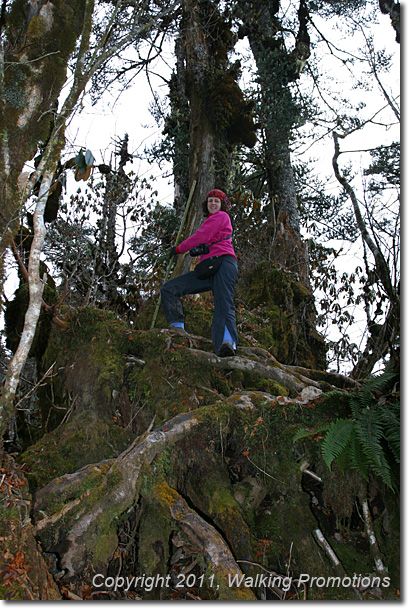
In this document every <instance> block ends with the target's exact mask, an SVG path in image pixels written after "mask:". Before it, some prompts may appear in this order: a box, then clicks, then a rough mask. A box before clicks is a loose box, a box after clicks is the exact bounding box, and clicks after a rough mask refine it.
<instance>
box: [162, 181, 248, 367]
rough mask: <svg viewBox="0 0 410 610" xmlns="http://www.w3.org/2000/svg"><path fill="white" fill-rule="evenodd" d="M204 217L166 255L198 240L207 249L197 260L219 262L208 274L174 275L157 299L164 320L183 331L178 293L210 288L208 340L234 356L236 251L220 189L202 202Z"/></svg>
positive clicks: (218, 351) (226, 203) (220, 352)
mask: <svg viewBox="0 0 410 610" xmlns="http://www.w3.org/2000/svg"><path fill="white" fill-rule="evenodd" d="M202 207H203V211H204V216H206V220H205V221H204V222H203V223H202V225H201V227H200V228H199V229H198V230H197V231H196V232H195V233H194V234H193V235H191V237H188V239H186V240H185V241H183V242H182V243H180V244H179V245H178V246H176V247H173V248H171V252H170V256H173V255H175V254H183V253H184V252H188V250H192V248H195V247H196V246H199V245H200V244H208V246H209V253H208V254H203V255H201V256H200V257H199V262H201V261H203V260H205V259H207V258H209V257H211V256H218V257H222V263H221V265H220V267H219V268H218V270H217V271H216V272H215V273H214V275H212V276H211V277H209V278H207V279H204V280H201V279H198V277H197V276H196V274H195V272H194V271H189V272H188V273H184V274H183V275H180V276H178V277H175V278H173V279H171V280H169V281H168V282H165V284H164V285H163V286H162V288H161V300H162V306H163V308H164V312H165V316H166V318H167V322H168V324H171V326H172V327H174V328H176V329H181V330H180V331H179V332H184V312H183V309H182V304H181V299H180V297H181V296H183V295H186V294H195V293H199V292H206V291H208V290H212V292H213V295H214V301H215V311H214V317H213V321H212V333H211V334H212V343H213V345H214V350H215V353H216V354H217V355H218V356H221V357H226V356H234V355H235V353H236V346H237V343H238V333H237V330H236V318H235V308H234V305H233V295H234V290H235V282H236V278H237V276H238V265H237V262H236V260H237V259H236V255H235V252H234V249H233V247H232V239H231V236H232V224H231V219H230V218H229V215H228V211H229V210H230V208H231V204H230V202H229V199H228V197H227V196H226V195H225V193H224V192H223V191H220V190H219V189H214V190H212V191H210V192H209V193H208V195H207V198H206V201H204V203H203V204H202ZM215 242H218V243H215Z"/></svg>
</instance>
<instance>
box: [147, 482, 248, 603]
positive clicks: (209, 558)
mask: <svg viewBox="0 0 410 610" xmlns="http://www.w3.org/2000/svg"><path fill="white" fill-rule="evenodd" d="M152 493H153V496H154V497H155V498H156V499H157V500H158V502H160V503H161V504H162V505H163V506H166V507H167V508H168V510H169V512H170V515H171V517H172V519H173V520H174V522H175V524H176V525H177V526H178V528H179V529H180V530H181V531H182V532H183V533H184V534H185V535H186V536H187V537H188V539H189V540H190V542H191V543H192V544H194V545H196V546H197V547H198V549H199V551H200V553H201V554H202V555H203V557H204V560H205V563H206V565H207V567H208V568H209V570H210V572H211V573H212V574H214V575H215V581H214V582H215V585H216V588H217V593H218V596H219V599H223V600H242V601H252V600H255V599H256V598H255V596H254V594H253V593H252V591H251V590H250V589H249V588H246V587H244V586H240V587H235V586H232V583H231V581H230V577H231V579H232V578H233V577H234V576H235V575H237V576H239V577H240V576H241V574H242V572H241V570H240V569H239V567H238V564H237V563H236V561H235V559H234V557H233V555H232V553H231V551H230V550H229V547H228V545H227V544H226V542H225V541H224V539H223V538H222V536H221V535H220V534H219V533H218V531H217V530H216V529H215V528H214V527H213V526H212V525H210V524H209V523H207V521H205V519H203V518H202V517H200V515H198V514H197V513H196V512H194V511H193V510H191V509H190V508H189V506H188V504H187V503H186V501H185V500H184V499H183V498H182V497H181V496H180V495H179V494H178V492H177V491H175V489H172V488H171V487H169V485H167V483H162V484H160V485H158V486H156V487H155V488H153V490H152Z"/></svg>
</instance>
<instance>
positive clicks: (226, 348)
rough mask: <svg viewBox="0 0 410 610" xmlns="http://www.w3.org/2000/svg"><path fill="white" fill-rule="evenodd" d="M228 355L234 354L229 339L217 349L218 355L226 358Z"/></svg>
mask: <svg viewBox="0 0 410 610" xmlns="http://www.w3.org/2000/svg"><path fill="white" fill-rule="evenodd" d="M229 356H235V350H234V347H233V345H232V343H231V342H230V341H224V342H223V343H222V345H221V349H220V350H219V357H220V358H228V357H229Z"/></svg>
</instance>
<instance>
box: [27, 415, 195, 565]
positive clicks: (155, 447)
mask: <svg viewBox="0 0 410 610" xmlns="http://www.w3.org/2000/svg"><path fill="white" fill-rule="evenodd" d="M199 423H200V419H199V418H198V416H197V415H196V414H195V412H193V413H188V414H182V415H178V416H177V417H175V418H174V419H172V420H171V421H169V422H167V424H165V425H164V426H161V427H160V428H158V429H157V430H155V431H154V432H152V433H150V434H149V435H148V436H147V437H146V438H145V439H143V440H142V441H140V442H138V439H137V440H136V441H135V442H134V443H133V444H132V445H131V446H130V447H129V448H128V449H127V450H126V451H124V453H122V454H121V455H120V456H119V457H118V458H117V459H116V460H114V461H112V462H111V463H110V462H109V461H107V460H105V461H104V462H101V463H100V464H96V465H94V466H87V467H86V468H83V469H81V470H80V471H78V472H77V473H75V474H74V475H66V476H64V477H61V478H59V479H56V480H54V481H52V482H51V483H49V484H48V485H46V486H45V487H44V488H43V489H41V490H40V491H39V492H38V493H37V495H36V498H35V505H34V513H35V517H36V519H37V520H38V522H37V526H36V532H37V534H38V535H39V537H40V538H41V540H42V541H43V546H44V548H45V549H46V550H47V548H48V547H49V550H56V549H58V551H59V553H60V558H61V560H60V563H61V567H62V568H63V569H64V570H66V575H67V577H71V576H73V575H74V574H78V573H80V572H81V570H82V569H83V568H84V566H85V564H86V561H87V558H89V559H93V561H94V562H95V563H96V564H97V565H98V564H101V563H102V564H103V565H107V563H108V560H109V558H110V556H112V554H113V552H114V550H115V548H116V546H117V536H116V533H115V530H116V523H115V519H116V518H118V515H120V514H122V513H123V512H125V511H126V510H127V509H128V508H129V507H130V506H131V505H132V504H133V503H134V502H135V501H136V499H137V495H138V491H139V488H140V486H141V479H140V477H139V475H140V473H141V470H142V469H143V467H144V466H145V465H147V464H150V463H151V462H152V461H153V460H154V458H155V457H156V456H157V455H158V454H159V453H160V452H161V451H163V450H164V448H165V447H166V446H167V445H169V444H171V443H175V442H176V441H178V440H179V439H180V438H182V437H183V436H184V435H185V434H186V433H187V432H188V431H189V430H190V429H192V428H193V427H195V426H197V425H198V424H199ZM84 487H85V490H84ZM73 494H75V496H76V497H75V498H72V495H73ZM78 499H81V502H80V503H79V502H78V501H77V500H78ZM57 502H58V503H59V505H60V506H61V505H62V506H61V508H59V510H58V511H57V514H55V515H50V516H48V515H47V514H46V513H45V511H46V510H48V509H49V507H50V505H53V504H55V503H57ZM78 504H80V506H79V509H78V511H77V510H76V509H77V506H78ZM39 517H43V518H42V519H40V520H39ZM65 523H67V524H69V525H68V527H67V525H65ZM96 532H98V537H97V535H96ZM50 535H51V536H53V538H54V540H53V542H52V544H51V546H50ZM97 538H98V539H97ZM90 555H91V557H90Z"/></svg>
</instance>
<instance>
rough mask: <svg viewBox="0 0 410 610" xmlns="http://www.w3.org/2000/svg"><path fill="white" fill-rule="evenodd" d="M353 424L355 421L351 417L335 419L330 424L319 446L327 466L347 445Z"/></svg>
mask: <svg viewBox="0 0 410 610" xmlns="http://www.w3.org/2000/svg"><path fill="white" fill-rule="evenodd" d="M354 425H355V422H354V420H352V419H337V420H336V421H335V422H332V424H331V425H330V428H329V430H328V431H327V433H326V436H325V438H324V440H323V443H322V447H321V451H322V456H323V459H324V461H325V464H326V465H327V466H328V468H330V466H331V463H332V462H333V460H335V459H336V458H337V457H338V456H339V455H340V454H341V453H342V451H343V449H344V448H345V447H346V446H347V445H348V443H349V441H350V437H351V434H352V430H353V427H354Z"/></svg>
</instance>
